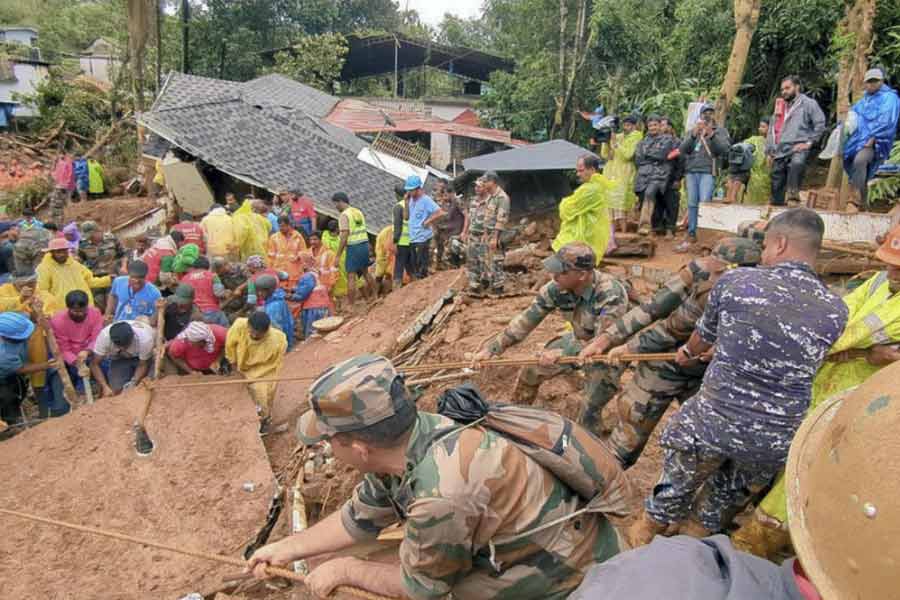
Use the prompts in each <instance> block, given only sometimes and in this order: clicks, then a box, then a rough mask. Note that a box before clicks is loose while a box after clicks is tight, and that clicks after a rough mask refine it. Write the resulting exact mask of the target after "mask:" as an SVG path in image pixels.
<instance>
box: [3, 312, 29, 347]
mask: <svg viewBox="0 0 900 600" xmlns="http://www.w3.org/2000/svg"><path fill="white" fill-rule="evenodd" d="M33 331H34V323H32V322H31V319H29V318H28V317H26V316H25V315H23V314H22V313H17V312H4V313H0V337H5V338H8V339H10V340H18V341H22V340H27V339H28V338H30V337H31V333H32V332H33Z"/></svg>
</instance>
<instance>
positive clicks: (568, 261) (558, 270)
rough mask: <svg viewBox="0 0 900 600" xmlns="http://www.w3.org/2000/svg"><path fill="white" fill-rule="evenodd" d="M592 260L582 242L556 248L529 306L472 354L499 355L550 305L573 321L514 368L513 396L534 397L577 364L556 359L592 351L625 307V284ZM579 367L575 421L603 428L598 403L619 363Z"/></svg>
mask: <svg viewBox="0 0 900 600" xmlns="http://www.w3.org/2000/svg"><path fill="white" fill-rule="evenodd" d="M595 264H596V256H595V254H594V251H593V250H592V249H591V247H590V246H588V245H587V244H585V243H582V242H572V243H569V244H566V245H565V246H563V247H562V248H560V249H559V251H557V253H556V254H554V255H552V256H550V257H549V258H548V259H546V260H545V261H544V268H545V269H547V270H548V271H549V272H550V273H552V274H553V281H551V282H550V283H548V284H546V285H545V286H544V287H542V288H541V290H540V291H539V292H538V295H537V297H536V298H535V299H534V302H533V303H532V304H531V306H530V307H529V308H528V309H527V310H525V312H523V313H522V314H520V315H519V316H517V317H516V318H515V319H513V320H512V321H511V322H510V324H509V325H508V326H507V327H506V329H505V330H504V331H503V333H501V334H500V335H498V336H497V337H496V338H494V340H493V341H491V342H490V343H489V344H488V346H487V347H486V348H485V349H484V350H482V351H481V352H479V353H478V355H477V356H476V359H477V360H487V359H489V358H491V357H493V356H499V355H500V354H502V353H503V352H504V351H505V350H506V349H507V348H510V347H511V346H514V345H516V344H518V343H519V342H521V341H522V340H524V339H525V338H526V337H528V334H529V333H531V332H532V331H534V329H535V328H536V327H537V326H538V325H540V324H541V321H543V320H544V319H545V318H546V317H547V315H549V314H550V313H551V312H553V311H554V310H559V311H560V313H561V314H562V317H563V318H564V319H565V320H566V321H568V322H569V323H570V324H571V325H572V329H573V331H572V333H567V334H565V335H563V336H561V337H558V338H556V339H555V340H552V341H551V342H550V343H549V344H547V346H546V349H545V351H544V352H542V353H541V360H542V364H541V365H539V366H536V367H526V368H524V369H522V371H521V372H520V373H519V378H518V380H517V381H516V387H515V389H514V390H513V396H512V398H513V400H514V401H515V402H519V403H531V402H534V399H535V398H536V397H537V392H538V388H539V387H540V385H541V383H542V382H544V381H546V380H548V379H551V378H553V377H556V376H557V375H561V374H563V373H571V372H573V371H576V370H578V367H576V366H575V365H559V364H555V362H556V361H557V360H558V359H559V358H560V357H563V356H578V355H579V354H583V355H585V354H586V353H589V352H591V350H590V349H591V348H592V344H593V343H594V342H596V340H595V337H596V336H597V335H599V334H600V333H601V332H602V331H604V330H605V329H606V328H607V327H608V326H609V325H610V324H611V323H612V321H613V319H617V318H620V317H622V316H623V315H624V314H625V313H626V312H627V311H628V291H627V289H626V288H625V285H624V284H623V283H622V282H621V281H619V280H618V279H616V278H615V277H613V276H612V275H608V274H607V273H603V272H602V271H596V270H594V265H595ZM588 342H590V343H588ZM580 370H581V372H582V374H583V375H584V378H585V384H584V395H585V397H584V404H583V406H582V411H581V417H580V418H579V422H580V423H581V424H582V425H584V426H585V427H586V428H587V429H588V430H590V431H591V432H593V433H595V434H596V433H599V432H600V430H601V429H602V424H601V413H602V412H603V407H604V406H606V403H607V402H609V400H610V399H611V398H612V397H613V396H614V395H615V393H616V391H618V383H619V378H620V377H621V375H622V368H621V367H618V366H612V365H607V364H601V363H597V364H590V365H585V366H583V367H581V368H580Z"/></svg>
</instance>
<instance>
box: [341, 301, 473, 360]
mask: <svg viewBox="0 0 900 600" xmlns="http://www.w3.org/2000/svg"><path fill="white" fill-rule="evenodd" d="M455 295H456V292H454V291H453V290H452V289H451V290H447V293H445V294H444V295H443V296H442V297H441V298H440V299H439V300H438V301H437V302H435V303H434V304H432V305H431V306H429V307H428V308H426V309H425V310H423V311H422V312H421V313H419V316H417V317H416V320H415V321H413V324H412V325H410V326H409V327H407V328H406V329H405V330H404V331H403V332H402V333H401V334H400V335H399V336H398V337H397V339H396V340H395V341H394V343H393V345H392V347H391V349H390V352H389V353H388V356H389V357H393V356H394V355H396V354H398V353H399V352H402V351H403V350H406V348H407V347H408V346H409V345H410V344H412V343H413V342H414V341H415V340H416V338H418V337H419V336H420V335H421V334H422V332H424V331H425V329H426V328H427V327H428V326H429V325H431V323H432V322H433V321H434V319H435V317H436V316H437V314H438V313H439V312H440V311H441V309H442V308H444V306H445V305H447V304H448V303H449V302H451V301H452V300H453V298H454V296H455ZM326 339H327V338H326Z"/></svg>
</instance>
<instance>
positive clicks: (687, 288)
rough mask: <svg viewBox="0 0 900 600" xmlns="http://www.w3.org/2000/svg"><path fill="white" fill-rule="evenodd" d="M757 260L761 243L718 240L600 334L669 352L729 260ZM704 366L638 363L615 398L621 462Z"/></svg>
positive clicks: (634, 453) (695, 383) (640, 349)
mask: <svg viewBox="0 0 900 600" xmlns="http://www.w3.org/2000/svg"><path fill="white" fill-rule="evenodd" d="M759 260H760V249H759V247H758V246H757V245H756V244H755V243H753V242H751V241H750V240H746V239H739V238H726V239H724V240H722V241H720V242H719V243H718V244H717V245H716V247H715V248H714V249H713V253H712V256H711V257H705V258H698V259H695V260H693V261H691V262H690V263H689V264H687V265H685V266H684V267H683V268H682V269H681V271H680V272H679V273H678V274H677V275H676V276H675V277H673V278H672V279H670V280H669V281H667V282H666V284H665V285H664V286H663V287H662V288H660V289H659V290H658V291H657V292H656V294H655V295H654V296H653V298H651V299H650V301H649V302H647V303H645V304H642V305H641V306H638V307H636V308H634V309H632V310H631V311H630V312H629V313H628V314H626V315H625V316H624V317H622V318H620V319H617V320H616V321H615V322H614V323H613V324H612V325H610V326H609V327H608V328H607V329H606V331H605V332H604V335H606V336H608V337H609V339H610V340H611V342H612V344H613V345H616V346H617V345H619V344H622V343H624V342H625V341H626V340H628V343H627V348H628V352H629V353H632V354H647V353H655V352H673V351H675V350H677V349H678V347H679V346H681V345H682V344H684V343H685V342H687V340H688V339H689V338H690V337H691V334H692V333H693V331H694V327H695V325H696V324H697V321H699V320H700V317H701V316H703V311H704V309H705V308H706V300H707V297H708V295H709V292H710V290H711V289H712V288H713V285H715V283H716V281H718V279H719V277H720V276H721V275H722V274H723V273H725V272H726V271H727V270H728V268H729V267H728V265H730V264H738V265H755V264H757V263H758V262H759ZM651 324H652V326H651ZM648 326H649V328H648ZM638 332H640V333H639V334H638V335H635V334H637V333H638ZM632 336H633V337H632ZM705 372H706V363H702V362H698V363H697V364H696V365H694V366H688V367H681V366H679V365H678V364H677V363H676V362H675V361H647V362H640V363H638V365H637V367H636V369H635V373H634V378H633V379H632V380H631V381H630V382H629V383H628V384H626V385H625V387H624V389H623V390H622V393H621V395H620V396H619V398H618V400H617V403H618V413H619V422H618V423H617V424H616V426H615V428H614V429H613V431H612V433H611V434H610V437H609V443H610V446H611V447H612V449H613V451H614V452H615V453H616V455H617V456H618V457H619V460H620V461H621V462H622V465H623V466H624V467H625V468H628V467H630V466H631V465H633V464H634V463H635V462H637V459H638V458H639V457H640V455H641V452H642V451H643V449H644V446H645V445H646V444H647V440H648V439H649V438H650V434H652V433H653V429H654V428H655V427H656V424H657V423H659V420H660V419H661V418H662V416H663V414H664V413H665V412H666V409H668V407H669V404H671V402H672V401H673V400H678V401H679V402H681V401H683V400H686V399H687V398H690V397H691V396H693V395H694V394H695V393H696V392H697V390H698V389H700V384H701V383H702V381H703V374H704V373H705Z"/></svg>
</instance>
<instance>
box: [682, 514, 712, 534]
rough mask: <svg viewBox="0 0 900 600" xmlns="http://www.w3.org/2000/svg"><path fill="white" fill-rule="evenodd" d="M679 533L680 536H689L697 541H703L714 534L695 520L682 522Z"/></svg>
mask: <svg viewBox="0 0 900 600" xmlns="http://www.w3.org/2000/svg"><path fill="white" fill-rule="evenodd" d="M678 533H679V534H680V535H689V536H691V537H695V538H697V539H703V538H705V537H709V536H711V535H712V532H711V531H710V530H709V529H707V528H706V527H704V526H703V525H701V524H700V522H699V521H697V520H695V519H687V520H686V521H682V522H681V523H680V524H679V526H678Z"/></svg>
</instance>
